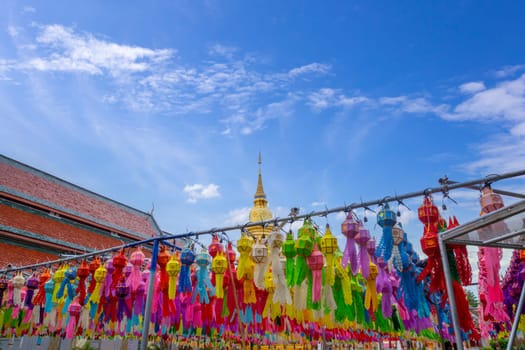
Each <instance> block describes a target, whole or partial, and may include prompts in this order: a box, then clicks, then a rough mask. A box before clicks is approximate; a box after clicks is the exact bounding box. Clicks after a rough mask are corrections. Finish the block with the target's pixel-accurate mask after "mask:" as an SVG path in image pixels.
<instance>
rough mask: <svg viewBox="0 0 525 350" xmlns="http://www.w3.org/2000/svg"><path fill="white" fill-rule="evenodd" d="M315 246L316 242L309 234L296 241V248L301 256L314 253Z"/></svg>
mask: <svg viewBox="0 0 525 350" xmlns="http://www.w3.org/2000/svg"><path fill="white" fill-rule="evenodd" d="M313 247H314V242H313V240H312V238H310V236H309V235H303V236H301V237H300V238H299V239H298V240H297V241H296V242H295V250H296V251H297V255H299V256H303V257H307V256H310V254H312V249H313Z"/></svg>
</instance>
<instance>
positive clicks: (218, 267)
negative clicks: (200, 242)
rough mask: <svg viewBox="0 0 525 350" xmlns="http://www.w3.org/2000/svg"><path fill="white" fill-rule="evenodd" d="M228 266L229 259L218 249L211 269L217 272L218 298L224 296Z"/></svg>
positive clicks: (216, 286)
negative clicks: (225, 274)
mask: <svg viewBox="0 0 525 350" xmlns="http://www.w3.org/2000/svg"><path fill="white" fill-rule="evenodd" d="M227 268H228V261H227V260H226V257H225V256H224V253H223V252H222V251H217V253H216V254H215V256H214V257H213V260H212V262H211V270H212V272H213V273H214V274H215V290H216V292H217V298H219V299H223V298H224V288H223V283H224V273H225V272H226V269H227Z"/></svg>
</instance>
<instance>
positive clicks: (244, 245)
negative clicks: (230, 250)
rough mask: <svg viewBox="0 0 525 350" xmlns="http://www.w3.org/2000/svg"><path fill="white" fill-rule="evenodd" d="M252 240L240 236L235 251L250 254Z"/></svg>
mask: <svg viewBox="0 0 525 350" xmlns="http://www.w3.org/2000/svg"><path fill="white" fill-rule="evenodd" d="M252 247H253V240H251V239H250V238H248V237H247V236H246V235H242V236H241V238H240V239H239V240H238V241H237V250H238V251H239V253H241V254H242V253H246V254H250V253H251V252H252Z"/></svg>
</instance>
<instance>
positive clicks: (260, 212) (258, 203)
mask: <svg viewBox="0 0 525 350" xmlns="http://www.w3.org/2000/svg"><path fill="white" fill-rule="evenodd" d="M257 163H258V164H259V174H258V178H257V190H256V191H255V195H254V196H253V207H252V209H251V210H250V222H252V223H255V222H260V221H265V220H270V219H271V218H272V217H273V215H272V212H271V211H270V209H269V208H268V200H267V199H266V193H264V187H263V181H262V170H261V165H262V157H261V152H259V159H258V162H257ZM248 230H249V231H250V232H251V233H252V234H253V235H254V236H255V237H256V238H261V236H262V235H263V234H264V233H265V228H264V227H262V226H251V227H248ZM266 230H267V231H268V232H266V234H269V232H270V231H269V230H268V228H267V229H266Z"/></svg>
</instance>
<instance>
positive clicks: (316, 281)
mask: <svg viewBox="0 0 525 350" xmlns="http://www.w3.org/2000/svg"><path fill="white" fill-rule="evenodd" d="M306 263H307V264H308V267H309V268H310V270H312V279H313V283H312V302H314V303H316V302H318V301H320V300H321V287H322V280H323V276H322V272H323V267H324V257H323V254H322V253H321V251H320V250H319V249H318V247H317V244H315V245H314V249H313V251H312V254H311V255H310V256H309V257H308V258H307V259H306Z"/></svg>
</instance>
